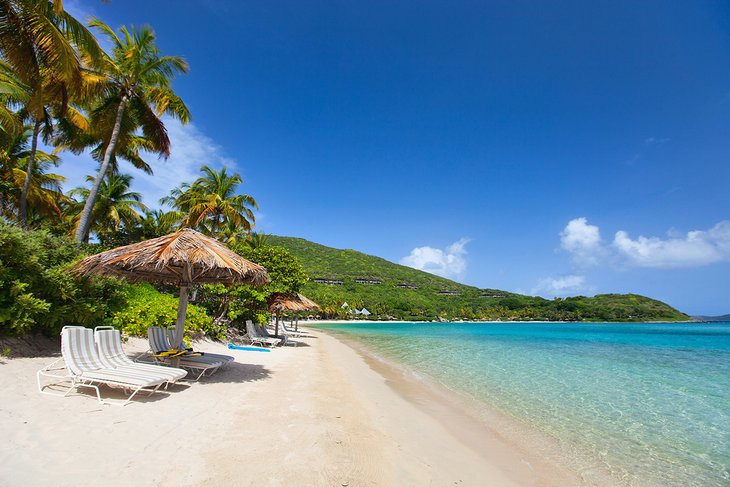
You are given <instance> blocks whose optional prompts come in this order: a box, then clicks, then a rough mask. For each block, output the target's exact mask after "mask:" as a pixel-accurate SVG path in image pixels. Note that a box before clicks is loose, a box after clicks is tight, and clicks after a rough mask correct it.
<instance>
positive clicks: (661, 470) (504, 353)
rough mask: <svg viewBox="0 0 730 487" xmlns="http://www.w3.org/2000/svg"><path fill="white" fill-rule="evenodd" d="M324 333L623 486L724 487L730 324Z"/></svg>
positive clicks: (339, 329)
mask: <svg viewBox="0 0 730 487" xmlns="http://www.w3.org/2000/svg"><path fill="white" fill-rule="evenodd" d="M323 328H326V329H327V330H330V331H334V332H336V333H344V334H346V335H348V336H350V337H352V338H355V339H358V340H359V341H361V342H364V343H365V344H366V345H367V346H368V347H369V348H371V349H372V350H374V351H376V352H378V353H379V354H381V355H383V356H384V357H387V358H389V359H392V360H395V361H397V362H399V363H401V364H404V365H407V366H409V367H411V368H412V369H413V370H415V371H417V372H420V373H423V374H427V375H428V376H431V377H433V378H435V379H436V380H438V381H440V382H441V383H443V384H445V385H446V386H447V387H450V388H452V389H456V390H459V391H461V392H464V393H466V394H468V395H470V396H472V397H474V398H475V399H477V400H478V401H482V402H484V403H487V404H490V405H491V406H493V407H496V408H498V409H500V410H501V411H503V412H505V413H507V414H510V415H512V416H515V417H517V418H518V419H520V420H522V421H524V422H526V423H528V424H529V425H531V426H533V427H535V428H537V429H538V430H541V431H542V432H544V433H546V434H548V435H549V436H551V437H553V438H554V439H556V440H557V441H558V443H559V444H560V445H561V449H562V450H563V452H564V453H565V454H567V455H569V456H570V455H573V456H574V457H575V459H574V460H575V463H576V464H582V465H583V466H584V468H589V466H590V464H594V465H598V464H600V465H602V466H603V467H604V468H608V469H609V470H610V471H611V473H612V475H613V476H614V477H616V478H617V479H619V480H620V482H621V483H624V484H627V485H637V486H675V485H676V486H729V485H730V323H714V324H694V323H692V324H647V323H638V324H615V323H598V324H564V323H540V324H534V323H511V324H501V323H449V324H440V323H427V324H416V323H379V324H358V323H349V324H343V325H328V326H326V327H325V326H323ZM586 462H588V463H589V465H588V466H586Z"/></svg>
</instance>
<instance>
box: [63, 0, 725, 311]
mask: <svg viewBox="0 0 730 487" xmlns="http://www.w3.org/2000/svg"><path fill="white" fill-rule="evenodd" d="M64 6H65V7H66V8H67V9H68V10H69V11H71V12H72V13H73V14H75V15H76V16H77V17H80V18H86V17H87V16H88V15H96V16H99V17H100V18H101V19H102V20H104V21H105V22H107V23H108V24H109V25H110V26H112V27H118V26H120V25H122V24H127V25H129V24H137V25H141V24H145V23H147V24H150V25H151V26H152V27H153V28H154V29H155V31H156V33H157V36H158V45H159V46H160V47H161V49H162V51H163V52H164V53H165V54H174V55H181V56H184V57H185V58H186V59H187V61H188V62H189V64H190V66H191V70H190V74H189V75H187V76H184V77H181V78H179V79H177V80H176V81H175V89H176V90H177V92H178V93H179V94H180V95H181V96H182V97H183V98H184V99H185V101H186V102H187V104H188V106H189V107H190V109H191V111H192V113H193V122H192V123H191V124H189V125H187V126H184V127H183V126H180V125H179V124H177V123H175V122H173V121H170V122H169V124H168V129H169V131H170V136H171V139H172V142H173V148H172V150H173V155H172V157H171V158H170V160H168V161H166V162H164V161H157V160H155V159H154V158H152V160H151V162H152V164H153V167H154V169H155V176H154V177H152V178H150V177H146V176H145V175H144V174H142V173H140V172H139V171H136V170H134V169H133V168H131V167H128V168H127V169H125V170H126V171H128V172H130V173H131V174H133V175H134V177H135V183H134V188H135V189H137V190H138V191H141V192H143V193H144V194H145V196H146V199H145V201H146V203H147V204H149V205H151V206H155V205H156V204H157V201H156V200H157V198H159V197H160V196H162V195H164V194H166V193H167V191H169V189H170V188H171V187H172V186H175V185H177V184H179V183H180V182H182V181H186V180H187V181H190V180H192V179H194V178H195V177H196V172H197V170H198V168H199V166H200V165H203V164H209V165H213V166H222V165H228V166H230V167H232V168H235V170H236V171H238V172H240V173H241V175H242V176H243V178H244V180H245V183H244V185H243V187H242V189H243V190H244V191H245V192H247V193H249V194H251V195H253V196H254V197H255V198H256V199H257V200H258V202H259V204H260V206H261V211H260V212H259V216H258V225H257V229H258V230H259V231H263V232H267V233H273V234H278V235H291V236H298V237H303V238H306V239H309V240H313V241H316V242H319V243H322V244H325V245H330V246H333V247H338V248H353V249H356V250H360V251H363V252H366V253H369V254H374V255H378V256H381V257H384V258H386V259H389V260H391V261H394V262H402V263H405V264H407V265H411V266H414V267H418V268H423V269H426V270H429V271H431V272H435V273H439V274H442V275H445V276H447V277H451V278H454V279H456V280H458V281H461V282H464V283H467V284H472V285H476V286H480V287H492V288H500V289H506V290H510V291H516V292H522V293H527V294H539V295H542V296H546V297H552V296H564V295H575V294H587V295H592V294H596V293H608V292H619V293H627V292H634V293H639V294H644V295H647V296H651V297H655V298H658V299H661V300H664V301H667V302H668V303H670V304H671V305H673V306H675V307H677V308H679V309H681V310H683V311H686V312H688V313H691V314H722V313H728V312H730V300H729V299H728V298H730V284H729V283H728V278H727V276H728V275H729V272H728V271H730V211H728V208H729V205H728V200H727V187H728V180H729V177H730V164H728V160H729V158H730V137H728V129H729V128H730V4H728V3H727V2H723V1H702V0H697V1H694V2H682V1H668V0H667V1H644V2H628V1H626V2H622V1H591V2H585V1H575V2H571V1H565V2H558V3H555V2H544V1H534V2H528V1H520V2H513V1H499V2H496V1H495V2H483V1H475V2H465V1H464V2H433V1H422V2H410V1H409V2H400V1H388V2H380V1H368V2H346V1H339V2H338V1H329V2H328V1H322V2H319V1H309V2H301V1H290V2H276V1H274V2H243V1H242V2H238V1H229V2H225V1H217V2H204V1H193V0H190V1H185V2H179V1H176V2H172V1H162V0H159V1H153V2H152V1H149V0H148V1H144V2H139V1H133V0H125V1H112V2H111V3H101V2H97V1H85V2H80V1H78V0H77V1H71V0H66V1H65V2H64ZM63 159H64V162H63V164H62V165H61V166H60V168H59V172H60V173H62V174H64V175H66V176H67V177H68V178H69V182H68V185H69V187H71V186H74V185H77V184H80V183H81V182H82V180H83V177H84V175H86V174H89V173H91V172H92V171H93V169H94V164H93V162H91V160H90V159H89V158H88V157H85V156H81V157H75V156H72V155H64V157H63Z"/></svg>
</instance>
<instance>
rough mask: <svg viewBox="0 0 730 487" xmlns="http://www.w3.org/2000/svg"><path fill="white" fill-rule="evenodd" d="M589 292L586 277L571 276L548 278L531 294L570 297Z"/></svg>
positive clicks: (540, 281) (540, 282)
mask: <svg viewBox="0 0 730 487" xmlns="http://www.w3.org/2000/svg"><path fill="white" fill-rule="evenodd" d="M585 290H587V288H586V279H585V277H584V276H579V275H569V276H562V277H557V278H553V277H546V278H544V279H540V280H539V281H538V282H537V286H535V287H534V288H533V289H532V293H531V294H535V295H540V296H547V297H555V296H569V295H575V294H578V293H580V292H581V291H585Z"/></svg>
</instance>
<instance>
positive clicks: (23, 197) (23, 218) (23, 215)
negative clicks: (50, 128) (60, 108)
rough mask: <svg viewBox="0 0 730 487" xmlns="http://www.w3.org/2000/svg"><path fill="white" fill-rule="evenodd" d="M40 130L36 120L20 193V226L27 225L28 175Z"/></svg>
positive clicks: (31, 169)
mask: <svg viewBox="0 0 730 487" xmlns="http://www.w3.org/2000/svg"><path fill="white" fill-rule="evenodd" d="M40 132H41V121H40V120H36V122H35V125H34V126H33V140H32V141H31V146H30V155H28V167H27V168H26V170H25V182H23V191H22V192H21V193H20V226H21V227H23V228H27V227H28V191H30V177H31V175H32V173H33V166H34V165H35V154H36V151H37V150H38V134H39V133H40Z"/></svg>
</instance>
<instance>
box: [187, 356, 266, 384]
mask: <svg viewBox="0 0 730 487" xmlns="http://www.w3.org/2000/svg"><path fill="white" fill-rule="evenodd" d="M236 359H238V357H237V358H236ZM270 376H271V371H270V370H269V369H267V368H266V367H264V366H263V365H258V364H244V363H239V362H231V363H229V364H228V365H226V366H225V367H223V368H221V370H219V371H218V372H216V373H215V374H213V375H207V376H205V377H203V378H202V379H200V380H199V381H198V383H199V384H239V383H242V382H255V381H259V380H265V379H268V378H269V377H270Z"/></svg>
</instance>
